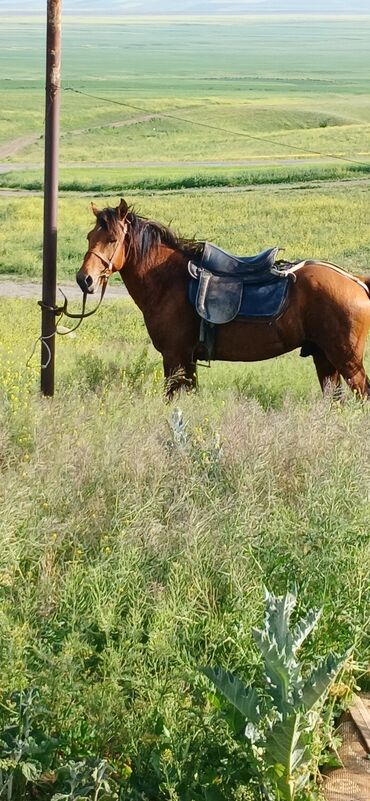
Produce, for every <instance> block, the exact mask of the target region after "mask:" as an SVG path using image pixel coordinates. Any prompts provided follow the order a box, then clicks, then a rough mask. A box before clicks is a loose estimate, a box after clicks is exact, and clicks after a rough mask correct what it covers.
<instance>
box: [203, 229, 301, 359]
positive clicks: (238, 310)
mask: <svg viewBox="0 0 370 801" xmlns="http://www.w3.org/2000/svg"><path fill="white" fill-rule="evenodd" d="M279 250H280V248H278V247H274V248H269V249H268V250H264V251H263V252H262V253H258V255H257V256H245V257H240V256H233V255H232V254H231V253H227V252H226V251H225V250H222V248H219V247H217V245H213V244H211V243H210V242H206V243H205V245H204V249H203V252H202V255H201V257H200V258H199V259H196V260H194V262H193V261H190V262H189V265H188V270H189V274H190V276H191V279H190V282H189V290H188V298H189V301H190V303H191V304H192V305H193V306H194V307H195V309H196V311H197V313H198V315H199V317H200V318H201V328H200V340H199V341H200V344H201V345H204V346H205V348H206V352H207V353H208V357H209V358H210V359H211V358H212V354H213V350H214V338H215V326H217V325H222V324H223V323H230V322H231V321H232V320H234V319H235V317H259V318H263V317H265V318H266V317H270V318H271V317H276V316H278V315H279V314H280V313H281V312H282V310H283V308H284V305H285V302H286V297H287V291H288V280H287V278H286V273H285V271H281V273H280V274H279V268H278V266H276V267H275V262H276V257H277V255H278V253H279ZM279 266H280V265H279ZM285 266H287V265H285Z"/></svg>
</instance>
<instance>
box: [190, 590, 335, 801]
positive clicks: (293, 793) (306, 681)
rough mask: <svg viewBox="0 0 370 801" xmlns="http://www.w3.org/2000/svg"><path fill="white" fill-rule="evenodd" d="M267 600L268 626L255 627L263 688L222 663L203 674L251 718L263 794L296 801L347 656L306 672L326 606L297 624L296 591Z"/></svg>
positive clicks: (248, 732) (269, 799) (249, 734)
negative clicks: (305, 655)
mask: <svg viewBox="0 0 370 801" xmlns="http://www.w3.org/2000/svg"><path fill="white" fill-rule="evenodd" d="M265 602H266V614H265V620H264V627H263V629H261V630H259V629H253V637H254V641H255V643H256V645H257V647H258V650H259V651H260V654H261V656H262V659H263V663H264V689H263V691H261V690H259V689H257V688H256V687H255V686H253V685H252V686H249V687H245V686H244V685H243V683H242V682H241V681H240V680H239V679H238V678H237V676H234V675H233V674H232V673H230V672H228V671H225V670H223V669H222V668H219V667H216V668H210V667H205V668H202V672H203V673H204V674H205V675H206V676H208V678H209V679H211V681H212V682H213V683H214V685H215V686H216V687H217V689H218V690H220V691H221V692H222V693H223V695H224V696H225V697H226V698H227V700H228V701H229V702H230V703H231V704H232V705H233V706H234V707H235V709H237V710H238V712H239V713H240V714H241V715H242V717H243V718H244V720H245V730H244V733H245V736H246V738H247V740H248V741H249V744H250V748H251V754H252V761H253V768H254V771H255V772H256V774H257V776H258V781H259V787H260V792H261V797H262V798H263V799H265V800H266V801H295V800H296V799H298V798H299V797H300V794H301V791H303V790H304V788H307V785H308V783H309V781H310V777H311V775H312V768H313V764H314V756H313V749H314V744H316V742H317V732H318V729H319V726H320V721H321V715H322V711H323V706H324V704H325V701H326V698H327V694H328V691H329V688H330V686H331V684H332V682H333V681H334V679H335V677H336V675H337V674H338V672H339V671H340V670H341V668H342V667H343V664H344V661H345V659H346V656H347V655H345V656H343V657H336V656H335V655H334V654H329V655H328V656H327V657H326V659H324V660H323V661H322V662H320V663H319V665H318V666H317V667H315V668H312V670H311V671H310V672H309V673H308V675H306V674H305V672H304V670H303V667H302V664H301V663H300V661H299V659H298V656H297V653H298V651H299V649H300V647H301V646H302V644H303V642H304V641H305V640H306V638H307V637H308V636H309V634H310V633H311V632H312V631H313V629H314V628H315V627H316V625H317V623H318V620H319V618H320V615H321V611H322V610H319V611H314V610H310V611H309V612H308V613H307V615H306V616H305V617H304V618H302V619H301V620H299V622H298V623H297V624H296V626H295V627H291V626H290V622H291V615H292V612H293V610H294V608H295V606H296V603H297V597H296V595H295V594H294V593H292V592H288V593H286V595H284V596H279V597H276V596H275V595H273V594H271V593H269V592H268V591H267V590H265ZM305 797H306V798H307V796H305Z"/></svg>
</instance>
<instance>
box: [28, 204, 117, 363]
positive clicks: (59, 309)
mask: <svg viewBox="0 0 370 801" xmlns="http://www.w3.org/2000/svg"><path fill="white" fill-rule="evenodd" d="M119 226H120V228H121V231H122V235H121V237H120V238H119V239H118V240H117V242H116V246H115V248H114V251H113V254H112V256H111V257H110V259H107V257H106V256H104V253H99V251H98V250H94V249H93V248H90V249H89V250H88V251H87V253H86V256H88V255H89V254H90V253H91V254H93V255H94V256H98V258H99V259H100V261H101V262H102V263H103V264H104V265H105V267H104V269H103V270H102V272H101V273H100V275H99V278H103V279H104V280H103V281H102V282H101V293H100V299H99V302H98V304H97V305H96V306H95V308H94V309H92V310H91V311H89V312H87V311H85V309H86V299H87V293H86V292H84V293H83V298H82V311H81V313H80V314H73V313H71V312H70V311H68V299H67V298H66V296H65V294H64V292H63V291H62V290H61V289H60V288H59V292H60V293H61V294H62V295H63V298H64V303H63V306H49V305H48V304H47V303H44V301H42V300H39V301H38V305H39V306H41V308H42V309H46V310H47V311H49V312H51V313H52V314H53V315H54V317H55V318H58V322H59V323H60V321H61V319H62V317H63V316H64V317H69V319H71V320H78V323H77V325H75V326H74V327H73V328H70V329H69V330H67V331H58V325H57V322H56V324H55V330H54V331H53V332H52V333H51V334H49V335H48V336H40V337H38V338H37V340H36V342H35V344H34V346H33V349H32V353H31V355H30V357H29V359H28V360H27V367H28V366H29V364H30V362H31V359H32V357H33V354H34V352H35V349H36V345H37V343H38V342H42V343H43V345H44V347H45V348H46V350H47V353H48V358H47V361H46V364H42V365H41V367H42V369H43V370H45V369H46V368H47V367H48V365H49V364H50V360H51V350H50V347H49V345H48V342H47V340H48V339H51V338H52V337H54V336H55V334H59V335H60V336H68V334H71V333H72V332H73V331H76V329H77V328H79V326H80V325H81V323H82V320H85V319H86V317H91V316H92V315H93V314H95V313H96V312H97V311H98V309H99V307H100V305H101V304H102V302H103V298H104V295H105V290H106V288H107V284H108V279H109V278H110V276H111V275H112V273H113V272H119V271H120V270H122V267H123V264H121V267H117V265H116V264H115V263H114V259H115V257H116V254H117V251H118V249H119V248H120V247H121V246H122V245H123V244H124V241H125V238H126V234H127V231H128V227H129V221H128V220H127V219H126V218H125V219H124V221H123V222H119ZM129 250H130V245H129V247H128V250H127V253H126V254H125V255H126V259H127V255H128V252H129Z"/></svg>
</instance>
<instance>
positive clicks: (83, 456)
mask: <svg viewBox="0 0 370 801" xmlns="http://www.w3.org/2000/svg"><path fill="white" fill-rule="evenodd" d="M2 307H3V316H2V320H1V322H0V325H1V329H2V332H1V334H2V336H1V341H2V346H1V351H0V362H1V373H0V408H1V424H0V463H1V471H2V478H1V503H2V514H1V519H0V544H1V547H0V595H1V601H2V604H1V629H0V643H1V662H2V693H3V699H6V698H8V697H9V694H10V693H11V692H12V691H13V690H19V689H21V688H24V687H26V686H29V685H36V686H38V687H39V689H40V693H41V698H42V702H43V703H44V704H45V708H47V709H48V710H49V712H48V717H46V716H45V721H44V725H45V727H46V728H47V729H48V730H49V731H51V732H56V733H58V734H62V735H63V742H64V752H65V753H68V754H69V755H71V756H72V757H74V758H79V757H80V756H81V755H89V754H94V755H98V754H100V755H102V756H106V757H107V758H109V760H110V761H111V762H112V763H113V764H114V765H115V767H116V770H117V773H118V775H119V776H120V777H121V778H122V781H125V782H126V784H125V788H126V789H125V791H124V795H123V797H124V798H130V797H132V798H134V799H137V800H138V799H142V800H143V799H148V801H149V800H150V801H152V799H160V798H163V799H177V798H179V799H181V801H183V799H188V800H189V801H190V799H205V798H210V797H215V798H216V797H217V798H223V799H225V800H226V801H228V799H230V801H231V799H233V800H234V801H236V799H238V800H239V801H240V799H242V798H244V799H246V798H248V788H247V783H246V780H241V778H240V775H241V774H240V773H239V774H238V772H237V769H239V767H240V766H241V765H242V764H243V751H242V746H241V745H240V744H239V743H238V742H237V741H235V740H234V739H233V737H232V735H231V732H230V731H229V729H228V724H227V721H226V720H225V718H224V717H223V714H222V711H221V710H220V709H219V708H218V707H217V703H216V699H215V698H214V696H213V695H212V694H210V693H209V687H208V685H207V683H206V681H205V680H204V679H203V678H202V677H201V675H200V674H199V672H198V666H199V665H204V664H216V663H217V664H222V665H223V666H224V667H226V668H230V669H232V670H235V672H237V673H238V674H239V675H241V677H243V678H244V679H246V680H247V679H251V678H252V677H253V678H255V679H256V681H257V682H258V676H259V662H258V659H257V654H256V651H255V648H254V645H253V642H252V638H251V627H252V626H253V625H259V624H260V623H261V617H262V615H263V593H262V587H263V584H267V585H268V586H269V587H270V588H271V589H272V590H274V591H275V592H282V591H284V590H285V588H286V587H287V586H288V587H289V586H292V585H293V584H297V587H298V589H299V596H300V599H301V609H300V610H299V611H300V612H301V611H303V609H306V608H307V607H309V606H319V605H323V606H324V614H323V620H322V624H321V626H320V628H319V633H318V636H317V638H316V640H315V641H314V643H313V645H312V648H313V649H314V652H315V654H321V653H326V652H327V651H328V650H329V649H333V650H337V651H342V650H344V649H345V648H346V647H348V646H350V645H353V646H354V659H355V661H356V664H357V667H358V670H359V672H360V674H362V679H361V680H362V681H365V674H366V669H367V665H368V661H369V656H370V652H369V641H368V623H369V611H370V610H369V597H370V596H369V584H368V581H369V578H368V577H369V575H370V554H369V548H368V529H369V523H370V519H369V503H368V486H369V479H370V472H369V464H370V444H369V438H368V437H367V435H366V432H367V429H368V421H369V412H368V409H367V407H366V406H363V405H361V404H360V403H356V402H354V401H352V400H348V401H347V402H346V404H345V405H344V406H339V407H338V406H337V405H331V404H330V403H329V402H326V401H322V400H321V399H320V397H319V393H318V388H316V385H315V384H313V381H314V378H313V374H311V376H312V378H311V377H309V378H304V376H303V374H301V377H300V378H299V377H297V375H298V376H299V373H298V374H297V372H296V365H297V357H296V355H294V356H292V357H291V358H290V359H288V360H286V361H284V360H282V361H280V362H278V361H276V362H274V365H275V366H276V365H281V367H280V368H279V367H277V368H276V373H275V375H277V371H278V370H279V369H280V370H281V374H282V379H281V383H280V390H279V394H278V396H275V397H274V396H272V398H271V399H270V401H269V400H268V398H267V396H266V385H267V387H268V385H269V373H268V367H267V369H265V368H262V369H265V372H264V373H263V372H262V373H261V372H258V370H260V369H261V368H260V367H259V368H258V369H257V368H256V367H254V366H249V367H248V368H243V369H245V370H246V376H247V375H249V376H250V378H251V380H252V381H253V377H254V391H253V396H254V397H245V395H244V392H243V385H242V384H240V371H238V369H237V368H235V372H234V368H230V367H228V368H227V370H224V369H223V367H222V365H220V366H219V367H215V368H212V372H211V374H209V373H208V372H207V373H206V374H205V376H204V378H202V387H201V391H200V393H199V394H198V395H193V396H186V397H185V396H182V397H181V398H180V399H179V400H178V405H179V406H180V407H181V410H182V414H183V417H184V420H185V421H186V423H187V429H186V436H185V437H184V438H183V439H182V440H181V441H180V443H178V442H177V441H176V438H175V437H174V434H173V429H172V425H171V415H172V412H173V410H172V409H171V408H170V407H167V406H166V405H165V404H164V402H163V396H162V384H161V375H160V370H159V365H158V360H157V358H156V356H155V354H154V352H153V351H151V350H150V349H149V350H148V344H147V338H146V334H145V332H144V329H143V327H142V324H141V321H140V318H139V316H138V314H137V313H136V312H134V311H133V309H132V307H130V306H127V307H126V311H125V309H121V308H120V307H119V306H118V305H116V304H112V306H106V307H105V309H106V315H105V316H103V315H102V316H101V317H100V319H98V321H97V322H95V323H94V324H93V326H91V327H90V326H89V327H85V330H84V332H83V334H82V335H81V337H76V339H74V340H72V339H71V340H69V341H68V338H67V341H65V340H64V342H63V344H60V345H59V344H58V359H59V371H58V392H57V396H56V398H55V399H54V401H52V402H51V401H47V400H42V399H40V398H39V396H38V392H37V375H36V368H35V371H34V372H33V371H31V372H29V373H25V369H24V357H25V352H26V351H27V350H28V347H29V340H30V339H31V337H32V336H33V335H34V333H35V332H36V328H37V318H36V316H35V314H34V313H33V311H32V309H33V307H32V305H30V304H21V303H20V302H16V301H12V302H10V301H9V302H5V301H3V304H2ZM21 313H22V320H23V324H22V330H21V331H20V330H19V326H18V324H17V320H18V319H19V317H20V315H21ZM16 332H17V339H16V338H15V333H16ZM108 342H109V343H110V345H109V347H108V346H107V344H108ZM293 360H294V361H293ZM238 382H239V383H238ZM296 382H298V386H296V387H295V385H296ZM270 384H271V385H272V386H273V385H274V380H273V379H272V380H271V377H270ZM292 387H293V389H294V388H295V389H296V391H297V395H296V397H299V396H300V397H301V401H300V402H299V403H297V401H296V400H295V399H294V392H292V389H291V388H292ZM250 394H252V393H250ZM311 657H312V652H311V651H310V649H308V650H307V651H306V652H305V658H307V659H309V658H311ZM0 717H2V719H4V718H6V713H5V712H4V709H2V711H1V712H0ZM128 767H129V770H128ZM234 771H235V772H234ZM216 790H217V791H218V793H219V795H218V796H217V795H211V791H212V792H213V791H216Z"/></svg>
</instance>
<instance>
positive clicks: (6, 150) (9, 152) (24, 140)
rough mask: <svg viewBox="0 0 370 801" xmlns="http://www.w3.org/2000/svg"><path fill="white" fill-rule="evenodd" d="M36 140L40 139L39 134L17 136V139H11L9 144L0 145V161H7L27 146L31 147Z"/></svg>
mask: <svg viewBox="0 0 370 801" xmlns="http://www.w3.org/2000/svg"><path fill="white" fill-rule="evenodd" d="M38 139H41V134H28V135H27V136H18V138H17V139H12V140H11V142H5V144H3V145H0V159H8V158H10V156H14V155H15V154H16V153H18V152H19V150H23V148H25V147H28V145H33V144H34V143H35V142H37V140H38Z"/></svg>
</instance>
